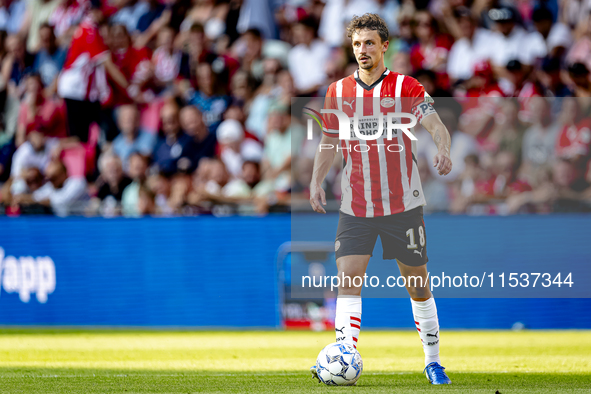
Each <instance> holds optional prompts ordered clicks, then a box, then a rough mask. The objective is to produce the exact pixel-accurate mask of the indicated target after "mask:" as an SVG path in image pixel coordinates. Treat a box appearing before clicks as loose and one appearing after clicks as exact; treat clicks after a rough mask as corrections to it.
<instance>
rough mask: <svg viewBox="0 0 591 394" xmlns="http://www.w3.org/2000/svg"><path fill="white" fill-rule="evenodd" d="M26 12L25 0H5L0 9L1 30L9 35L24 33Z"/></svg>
mask: <svg viewBox="0 0 591 394" xmlns="http://www.w3.org/2000/svg"><path fill="white" fill-rule="evenodd" d="M26 12H27V2H26V1H25V0H5V1H4V2H3V3H2V6H1V7H0V30H3V31H6V32H7V33H8V34H17V33H20V32H22V30H23V22H24V19H25V15H26Z"/></svg>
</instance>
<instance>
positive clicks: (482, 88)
mask: <svg viewBox="0 0 591 394" xmlns="http://www.w3.org/2000/svg"><path fill="white" fill-rule="evenodd" d="M472 74H473V75H472V76H471V77H470V78H469V79H467V80H465V81H463V82H462V83H461V84H458V85H457V89H456V92H455V94H456V95H457V96H462V95H464V94H465V96H466V97H467V98H468V100H464V107H465V108H466V109H469V108H473V107H475V106H476V107H477V106H479V105H481V106H482V107H484V108H487V107H490V106H491V105H494V103H495V101H496V100H494V99H489V100H480V101H478V100H472V99H470V98H473V97H503V96H504V95H505V94H504V93H503V91H502V90H501V87H500V86H499V84H498V82H497V79H496V78H495V76H494V73H493V70H492V67H491V65H490V63H489V62H488V61H482V62H477V63H475V64H474V69H473V72H472Z"/></svg>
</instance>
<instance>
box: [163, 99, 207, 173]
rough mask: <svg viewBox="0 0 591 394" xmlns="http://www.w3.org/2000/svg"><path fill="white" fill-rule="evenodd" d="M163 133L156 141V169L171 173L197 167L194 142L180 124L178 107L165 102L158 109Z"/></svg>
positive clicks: (187, 170)
mask: <svg viewBox="0 0 591 394" xmlns="http://www.w3.org/2000/svg"><path fill="white" fill-rule="evenodd" d="M160 118H161V120H162V132H163V134H162V135H161V137H160V138H159V139H158V141H157V142H156V147H155V148H154V153H153V156H154V157H153V158H154V164H155V165H156V166H157V168H158V171H160V172H163V173H166V174H169V175H172V174H174V173H176V172H178V171H184V172H193V171H194V170H195V168H196V167H197V164H198V163H197V162H196V161H195V159H196V146H195V142H194V141H193V139H192V138H191V137H189V136H188V135H187V134H186V133H185V132H184V131H183V130H182V129H181V126H180V121H179V108H178V106H177V105H176V104H175V103H167V104H165V105H164V107H162V110H161V111H160Z"/></svg>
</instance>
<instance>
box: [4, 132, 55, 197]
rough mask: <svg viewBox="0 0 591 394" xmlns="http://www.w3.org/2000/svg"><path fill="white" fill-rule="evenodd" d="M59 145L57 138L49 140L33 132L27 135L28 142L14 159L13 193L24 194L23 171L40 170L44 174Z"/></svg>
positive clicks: (11, 171)
mask: <svg viewBox="0 0 591 394" xmlns="http://www.w3.org/2000/svg"><path fill="white" fill-rule="evenodd" d="M58 145H59V141H58V140H57V139H56V138H47V137H46V136H45V135H44V134H43V133H41V132H39V131H37V130H32V131H31V132H29V133H28V134H27V141H26V142H24V143H23V144H21V146H20V147H19V148H18V149H17V150H16V152H15V153H14V156H13V158H12V168H11V169H10V173H11V177H12V180H13V182H12V193H13V194H19V193H24V192H25V190H26V189H25V188H24V183H23V178H22V175H23V170H25V169H26V168H38V169H39V170H40V171H41V172H42V173H45V169H46V168H47V166H48V165H49V163H50V162H51V159H52V154H53V151H54V150H55V149H56V148H57V146H58Z"/></svg>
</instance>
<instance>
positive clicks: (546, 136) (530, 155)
mask: <svg viewBox="0 0 591 394" xmlns="http://www.w3.org/2000/svg"><path fill="white" fill-rule="evenodd" d="M530 110H531V116H532V125H531V126H530V127H529V128H528V129H527V130H526V131H525V133H524V135H523V144H522V158H523V173H524V174H525V176H526V177H527V179H529V180H530V181H533V179H534V178H535V172H536V170H537V169H538V168H540V167H543V166H547V165H549V164H550V163H552V161H553V159H554V146H555V144H556V138H557V136H558V132H559V130H560V124H559V123H558V122H556V121H554V120H553V119H552V113H551V111H550V104H549V103H548V100H547V99H545V98H541V97H538V98H534V99H532V101H531V103H530Z"/></svg>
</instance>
